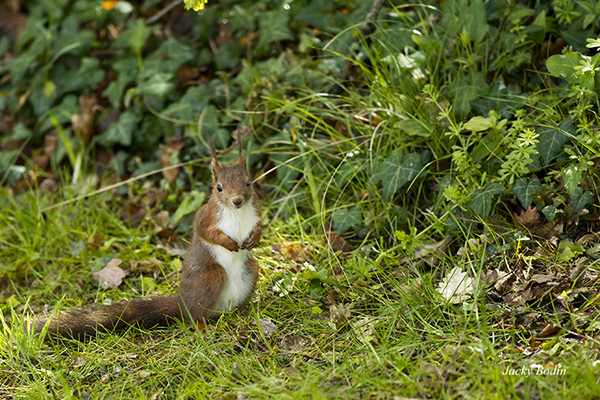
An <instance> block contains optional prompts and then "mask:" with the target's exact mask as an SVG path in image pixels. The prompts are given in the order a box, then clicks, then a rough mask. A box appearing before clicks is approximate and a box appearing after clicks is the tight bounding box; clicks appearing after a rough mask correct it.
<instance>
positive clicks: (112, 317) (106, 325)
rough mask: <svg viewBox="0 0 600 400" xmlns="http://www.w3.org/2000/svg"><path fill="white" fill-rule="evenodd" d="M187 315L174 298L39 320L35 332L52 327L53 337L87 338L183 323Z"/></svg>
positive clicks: (176, 296)
mask: <svg viewBox="0 0 600 400" xmlns="http://www.w3.org/2000/svg"><path fill="white" fill-rule="evenodd" d="M183 315H185V312H184V311H183V310H182V306H181V300H180V297H179V296H178V295H171V296H165V297H154V298H149V299H134V300H131V301H122V302H119V303H116V304H112V305H109V306H99V307H97V308H96V309H92V308H90V309H77V310H72V311H68V312H64V313H60V314H57V315H54V316H52V317H50V318H41V319H38V320H37V321H36V323H35V330H36V332H38V333H39V332H41V331H42V330H43V329H44V327H45V326H46V324H48V336H50V337H56V336H62V337H68V338H74V339H83V338H84V337H85V336H94V335H96V333H98V332H106V331H112V330H120V329H125V328H128V327H129V326H131V325H135V326H139V327H141V328H152V327H154V326H166V325H169V324H171V323H173V322H174V321H175V320H181V319H182V316H183ZM49 319H50V321H48V320H49Z"/></svg>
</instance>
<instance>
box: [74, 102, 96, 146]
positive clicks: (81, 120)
mask: <svg viewBox="0 0 600 400" xmlns="http://www.w3.org/2000/svg"><path fill="white" fill-rule="evenodd" d="M79 104H80V105H81V114H73V116H72V117H71V127H72V128H73V132H74V133H75V135H78V134H81V138H82V139H83V142H84V143H85V144H87V143H89V141H90V137H91V136H92V134H93V133H94V116H95V115H96V105H97V104H98V99H97V98H96V94H94V93H88V94H84V95H82V96H79Z"/></svg>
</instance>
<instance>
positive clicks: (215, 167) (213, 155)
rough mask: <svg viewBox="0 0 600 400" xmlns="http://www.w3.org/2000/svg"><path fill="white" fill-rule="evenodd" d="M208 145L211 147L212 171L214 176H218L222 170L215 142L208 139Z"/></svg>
mask: <svg viewBox="0 0 600 400" xmlns="http://www.w3.org/2000/svg"><path fill="white" fill-rule="evenodd" d="M208 145H209V147H210V169H211V171H212V173H213V175H216V174H217V172H219V169H220V168H221V166H220V165H219V162H218V161H217V149H216V148H215V142H213V140H212V139H211V138H208Z"/></svg>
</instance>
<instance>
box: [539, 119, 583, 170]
mask: <svg viewBox="0 0 600 400" xmlns="http://www.w3.org/2000/svg"><path fill="white" fill-rule="evenodd" d="M575 133H576V132H575V127H574V126H573V120H572V119H571V118H570V117H569V118H565V119H563V120H562V121H561V123H560V125H558V126H557V125H556V124H554V123H553V122H551V123H550V125H549V126H543V127H541V128H540V129H539V134H540V136H539V143H538V146H537V149H538V152H539V153H540V156H541V157H542V161H543V165H544V167H545V166H547V165H548V164H549V163H550V161H552V160H553V159H554V158H555V157H556V156H558V155H559V154H560V153H562V152H563V150H564V145H565V143H567V141H568V140H569V136H575Z"/></svg>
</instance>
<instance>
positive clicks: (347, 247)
mask: <svg viewBox="0 0 600 400" xmlns="http://www.w3.org/2000/svg"><path fill="white" fill-rule="evenodd" d="M327 240H328V241H329V245H330V246H331V249H332V250H333V251H334V252H336V253H337V252H342V254H343V253H349V252H351V251H352V250H354V246H352V245H351V244H350V243H348V242H347V241H346V239H344V238H343V237H341V236H340V235H338V234H337V233H335V232H329V234H328V235H327Z"/></svg>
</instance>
